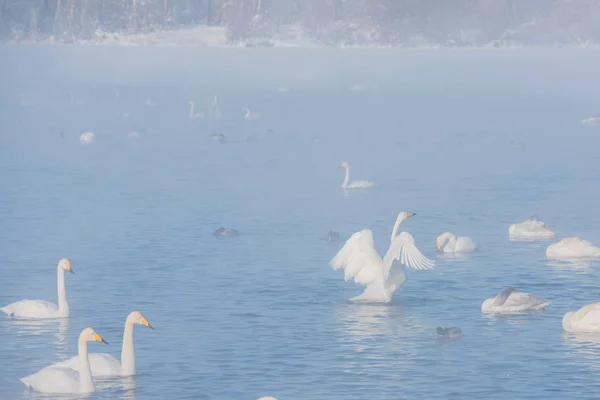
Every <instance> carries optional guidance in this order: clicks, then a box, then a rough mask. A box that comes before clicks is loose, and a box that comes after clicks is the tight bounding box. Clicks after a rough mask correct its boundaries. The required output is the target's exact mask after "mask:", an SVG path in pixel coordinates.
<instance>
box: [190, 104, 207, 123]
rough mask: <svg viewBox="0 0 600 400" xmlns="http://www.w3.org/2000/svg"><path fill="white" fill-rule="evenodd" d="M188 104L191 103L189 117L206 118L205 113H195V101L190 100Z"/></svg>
mask: <svg viewBox="0 0 600 400" xmlns="http://www.w3.org/2000/svg"><path fill="white" fill-rule="evenodd" d="M188 104H189V105H190V114H189V118H190V119H202V118H204V114H203V113H195V112H194V102H193V101H191V100H190V101H188Z"/></svg>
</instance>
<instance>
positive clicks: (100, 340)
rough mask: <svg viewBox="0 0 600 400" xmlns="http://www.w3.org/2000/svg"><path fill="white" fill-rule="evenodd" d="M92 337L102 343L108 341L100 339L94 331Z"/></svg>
mask: <svg viewBox="0 0 600 400" xmlns="http://www.w3.org/2000/svg"><path fill="white" fill-rule="evenodd" d="M94 339H96V342H102V343H104V344H108V342H107V341H106V340H104V339H102V336H100V335H98V334H97V333H94Z"/></svg>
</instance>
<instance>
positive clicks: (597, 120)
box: [581, 117, 600, 126]
mask: <svg viewBox="0 0 600 400" xmlns="http://www.w3.org/2000/svg"><path fill="white" fill-rule="evenodd" d="M581 125H583V126H600V117H591V118H586V119H584V120H582V121H581Z"/></svg>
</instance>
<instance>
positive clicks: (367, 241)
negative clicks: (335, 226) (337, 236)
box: [329, 212, 435, 303]
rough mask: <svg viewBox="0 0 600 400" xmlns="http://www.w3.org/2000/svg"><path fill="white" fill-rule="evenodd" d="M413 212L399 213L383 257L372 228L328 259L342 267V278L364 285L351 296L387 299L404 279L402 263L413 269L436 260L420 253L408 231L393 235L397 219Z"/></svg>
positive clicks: (351, 240) (426, 267) (429, 265)
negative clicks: (358, 293) (374, 239)
mask: <svg viewBox="0 0 600 400" xmlns="http://www.w3.org/2000/svg"><path fill="white" fill-rule="evenodd" d="M413 215H415V214H413V213H410V212H401V213H399V214H398V218H397V219H396V223H395V224H394V229H393V230H392V236H391V244H390V247H389V248H388V250H387V252H386V253H385V256H384V257H383V259H382V258H381V257H380V256H379V254H378V253H377V250H375V246H374V243H373V232H372V231H371V230H370V229H363V230H362V231H359V232H356V233H355V234H353V235H352V236H351V237H350V239H348V240H347V241H346V243H345V244H344V247H342V249H341V250H340V251H339V252H338V253H337V254H336V255H335V257H333V259H332V260H331V261H330V262H329V265H331V267H332V268H333V269H334V270H338V269H340V268H343V269H344V280H346V281H347V280H348V279H351V278H354V282H356V283H359V284H361V285H363V286H366V288H365V290H364V292H363V293H362V294H361V295H360V296H357V297H354V298H352V299H350V300H352V301H373V302H382V303H387V302H389V301H390V300H391V299H392V296H393V295H394V292H395V291H396V290H397V289H398V288H399V287H400V286H402V285H403V284H404V282H406V270H405V268H404V267H403V266H402V265H401V264H404V265H406V266H408V267H410V268H413V269H431V268H433V266H434V265H435V262H434V261H432V260H429V259H428V258H427V257H425V256H424V255H423V254H421V252H420V251H419V249H417V247H416V246H415V240H414V239H413V237H412V235H411V234H410V233H408V232H401V233H400V234H399V235H398V236H396V233H397V231H398V227H399V226H400V223H402V221H404V220H406V219H407V218H409V217H412V216H413ZM396 260H397V261H399V262H396Z"/></svg>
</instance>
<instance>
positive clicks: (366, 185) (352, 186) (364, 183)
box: [338, 161, 375, 189]
mask: <svg viewBox="0 0 600 400" xmlns="http://www.w3.org/2000/svg"><path fill="white" fill-rule="evenodd" d="M338 168H346V177H345V178H344V182H343V183H342V187H343V188H344V189H359V188H370V187H373V186H375V183H373V182H370V181H352V182H350V183H348V181H349V180H350V166H349V165H348V163H347V162H346V161H344V162H343V163H341V164H340V166H339V167H338Z"/></svg>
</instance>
